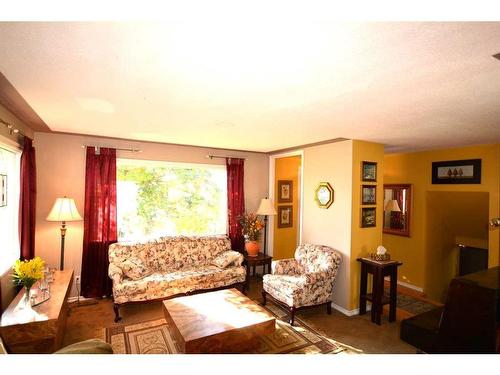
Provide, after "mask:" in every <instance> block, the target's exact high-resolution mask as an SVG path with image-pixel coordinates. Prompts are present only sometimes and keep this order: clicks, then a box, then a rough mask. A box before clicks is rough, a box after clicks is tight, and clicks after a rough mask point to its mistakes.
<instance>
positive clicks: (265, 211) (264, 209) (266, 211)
mask: <svg viewBox="0 0 500 375" xmlns="http://www.w3.org/2000/svg"><path fill="white" fill-rule="evenodd" d="M257 215H262V216H267V215H276V210H275V209H274V205H273V202H272V201H271V200H270V199H269V198H262V200H261V201H260V205H259V209H258V210H257Z"/></svg>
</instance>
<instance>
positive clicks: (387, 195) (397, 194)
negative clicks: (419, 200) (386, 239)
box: [383, 184, 411, 237]
mask: <svg viewBox="0 0 500 375" xmlns="http://www.w3.org/2000/svg"><path fill="white" fill-rule="evenodd" d="M410 219H411V185H409V184H384V228H383V231H384V233H388V234H396V235H399V236H406V237H410V221H411V220H410Z"/></svg>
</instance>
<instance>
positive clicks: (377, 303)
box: [372, 268, 384, 325]
mask: <svg viewBox="0 0 500 375" xmlns="http://www.w3.org/2000/svg"><path fill="white" fill-rule="evenodd" d="M374 274H375V275H374V278H373V286H374V288H375V291H376V293H375V292H374V294H373V305H372V310H374V311H375V315H374V314H372V321H373V317H374V316H375V323H377V324H378V325H380V324H381V316H382V308H383V305H382V298H383V296H384V273H383V272H382V269H381V268H377V269H376V271H375V272H374Z"/></svg>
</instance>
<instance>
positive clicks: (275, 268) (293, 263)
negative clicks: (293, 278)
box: [271, 258, 301, 275]
mask: <svg viewBox="0 0 500 375" xmlns="http://www.w3.org/2000/svg"><path fill="white" fill-rule="evenodd" d="M271 269H272V274H273V275H298V274H300V271H301V268H300V265H299V262H297V260H295V259H293V258H290V259H280V260H273V262H272V264H271Z"/></svg>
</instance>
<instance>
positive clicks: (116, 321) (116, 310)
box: [113, 303, 122, 323]
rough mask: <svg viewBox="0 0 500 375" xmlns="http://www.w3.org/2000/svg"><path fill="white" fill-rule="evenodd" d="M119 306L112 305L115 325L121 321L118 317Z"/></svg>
mask: <svg viewBox="0 0 500 375" xmlns="http://www.w3.org/2000/svg"><path fill="white" fill-rule="evenodd" d="M119 308H120V305H119V304H117V303H114V304H113V311H114V312H115V323H118V322H119V321H120V320H122V317H121V316H120V311H119Z"/></svg>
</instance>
